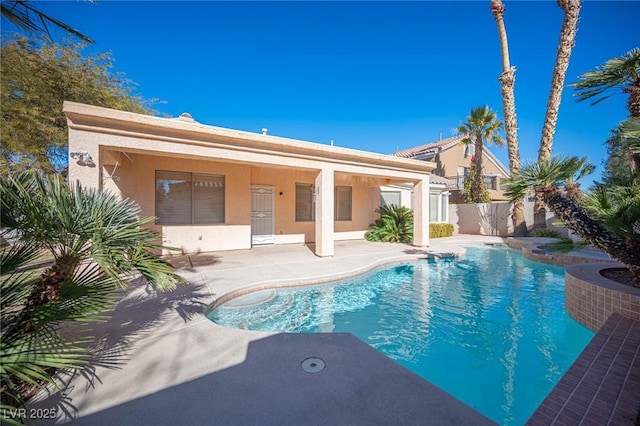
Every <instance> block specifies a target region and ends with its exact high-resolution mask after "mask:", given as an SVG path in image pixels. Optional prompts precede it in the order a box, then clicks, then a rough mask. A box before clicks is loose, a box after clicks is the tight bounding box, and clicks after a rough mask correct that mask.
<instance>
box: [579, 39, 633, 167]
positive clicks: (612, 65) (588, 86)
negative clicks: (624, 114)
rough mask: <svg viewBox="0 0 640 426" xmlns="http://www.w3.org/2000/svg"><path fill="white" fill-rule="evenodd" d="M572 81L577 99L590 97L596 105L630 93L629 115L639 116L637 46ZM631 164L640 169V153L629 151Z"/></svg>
mask: <svg viewBox="0 0 640 426" xmlns="http://www.w3.org/2000/svg"><path fill="white" fill-rule="evenodd" d="M579 79H580V81H578V82H577V83H573V84H572V86H574V87H575V89H576V92H575V93H574V96H575V97H576V98H577V99H578V101H585V100H588V99H592V100H593V101H592V103H591V105H596V104H598V103H600V102H602V101H603V100H605V99H607V98H609V97H610V96H612V95H614V94H616V93H620V92H622V93H626V94H628V95H629V99H628V100H627V109H628V111H629V118H630V119H632V120H633V119H640V48H637V47H636V48H634V49H631V50H630V51H629V52H627V53H626V54H625V55H624V56H621V57H619V58H613V59H609V60H608V61H607V62H605V63H604V65H601V66H599V67H597V68H596V70H594V71H588V72H586V73H584V74H582V75H580V77H579ZM628 156H629V160H630V165H631V167H632V168H633V169H634V170H636V171H637V172H638V173H640V154H639V153H637V152H636V153H633V152H628Z"/></svg>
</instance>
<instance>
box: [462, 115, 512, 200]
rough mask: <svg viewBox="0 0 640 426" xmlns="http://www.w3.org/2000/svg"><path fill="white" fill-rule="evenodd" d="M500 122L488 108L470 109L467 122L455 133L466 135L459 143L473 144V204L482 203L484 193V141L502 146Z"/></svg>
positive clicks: (501, 124) (501, 125)
mask: <svg viewBox="0 0 640 426" xmlns="http://www.w3.org/2000/svg"><path fill="white" fill-rule="evenodd" d="M502 127H503V123H502V121H500V120H498V119H497V118H496V113H495V112H494V111H491V109H489V107H488V106H481V107H477V108H473V109H471V111H470V113H469V117H467V121H466V122H463V123H461V124H460V126H459V127H458V129H457V131H458V133H460V134H463V135H467V136H466V137H465V138H464V139H462V141H461V143H462V144H465V145H470V144H473V146H474V149H475V152H474V156H473V158H472V164H471V166H472V174H473V177H472V179H473V182H472V184H471V199H472V201H473V202H474V203H479V202H483V201H484V200H483V199H482V198H483V197H482V194H483V193H484V192H486V186H485V184H484V178H483V166H482V160H483V148H484V143H485V141H486V142H487V143H493V144H495V145H498V146H503V145H504V139H502V137H501V136H500V135H499V133H498V132H499V131H500V130H501V129H502Z"/></svg>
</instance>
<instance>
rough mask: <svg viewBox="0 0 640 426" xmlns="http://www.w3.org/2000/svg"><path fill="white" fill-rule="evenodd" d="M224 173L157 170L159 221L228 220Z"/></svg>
mask: <svg viewBox="0 0 640 426" xmlns="http://www.w3.org/2000/svg"><path fill="white" fill-rule="evenodd" d="M224 188H225V181H224V176H223V175H208V174H196V173H183V172H167V171H156V217H157V219H156V223H157V224H176V225H178V224H179V225H185V224H207V223H224V206H225V189H224Z"/></svg>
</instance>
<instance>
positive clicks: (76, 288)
mask: <svg viewBox="0 0 640 426" xmlns="http://www.w3.org/2000/svg"><path fill="white" fill-rule="evenodd" d="M0 190H1V192H2V198H1V200H0V206H1V211H0V227H1V228H2V234H1V235H0V236H2V237H3V238H2V239H3V240H5V241H10V242H11V244H9V243H7V244H5V245H4V246H3V247H2V250H1V251H0V253H1V255H2V256H1V260H2V265H1V268H2V271H1V273H2V288H1V289H2V296H1V298H0V299H1V302H2V321H1V324H2V332H1V337H2V338H1V339H0V341H1V351H0V353H1V354H2V355H1V361H2V362H1V363H0V364H1V365H2V367H1V369H0V373H1V376H2V382H3V388H2V391H3V392H2V403H3V405H4V404H18V405H19V404H21V403H23V402H24V401H23V399H22V396H21V394H20V392H19V386H18V384H19V383H22V384H24V383H27V384H32V385H33V384H42V383H45V384H46V383H49V382H51V381H52V378H51V374H50V371H48V370H47V368H78V367H79V366H81V365H82V364H83V363H86V362H87V360H88V354H87V353H86V349H84V350H83V349H81V348H80V346H78V345H77V342H76V344H74V345H72V344H70V343H68V342H66V341H65V340H64V338H63V337H62V334H61V333H60V327H61V323H62V322H63V321H74V320H75V321H83V322H84V321H87V320H90V319H96V318H97V315H98V314H99V313H100V312H103V311H104V310H105V309H106V308H107V307H108V306H109V305H110V304H111V302H112V300H113V297H114V292H115V291H116V290H118V289H121V288H124V287H125V286H126V285H127V284H128V282H129V281H130V280H131V279H133V278H135V277H142V278H144V279H145V280H146V281H147V282H148V283H149V284H150V285H152V286H154V287H156V288H159V289H172V288H174V287H175V286H176V284H178V283H181V282H183V281H184V280H183V279H182V278H181V277H179V276H178V275H176V274H175V273H174V272H173V267H172V266H171V265H170V264H169V263H168V262H166V261H165V260H163V259H161V258H159V257H157V256H155V255H154V252H155V251H157V250H159V249H160V248H161V246H160V245H159V244H158V242H159V239H158V236H157V234H156V233H155V232H153V231H152V230H150V229H148V228H147V225H148V224H149V223H151V222H152V221H153V218H140V217H139V216H138V215H139V213H140V209H139V207H138V206H137V205H136V204H134V203H132V202H130V201H127V200H125V201H122V200H119V199H118V198H117V197H116V196H115V195H112V194H109V193H106V192H99V191H97V190H94V189H85V188H82V187H81V186H80V185H79V184H78V185H72V186H68V185H66V184H65V183H64V181H63V180H62V179H61V178H60V177H59V176H56V175H53V176H44V175H41V174H37V173H29V172H23V173H21V174H18V175H16V176H14V177H12V178H2V179H0ZM36 257H38V258H40V259H45V260H46V261H47V266H45V267H43V268H40V269H39V270H35V271H26V272H25V271H24V265H25V264H28V263H30V262H31V261H33V260H34V259H35V258H36Z"/></svg>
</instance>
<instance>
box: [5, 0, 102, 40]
mask: <svg viewBox="0 0 640 426" xmlns="http://www.w3.org/2000/svg"><path fill="white" fill-rule="evenodd" d="M88 1H90V2H91V3H96V2H97V0H88ZM0 13H1V14H2V16H4V17H5V18H7V20H9V21H10V22H12V23H13V24H14V25H16V26H17V27H19V28H21V29H23V30H25V31H27V32H30V33H34V34H38V35H41V36H44V37H47V38H48V39H49V40H51V32H50V31H49V24H52V25H54V26H56V27H58V28H62V29H63V30H64V31H66V32H67V33H69V34H71V35H73V36H75V37H78V38H79V39H81V40H82V41H84V42H86V43H94V41H93V40H92V39H90V38H89V37H87V36H86V35H84V34H82V33H81V32H80V31H78V30H76V29H74V28H73V27H71V26H69V25H67V24H65V23H64V22H61V21H59V20H57V19H56V18H54V17H52V16H49V15H47V14H45V13H43V12H41V11H40V10H38V9H36V8H35V7H33V6H32V5H31V4H30V3H29V2H28V1H27V0H8V1H3V2H2V3H0Z"/></svg>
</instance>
